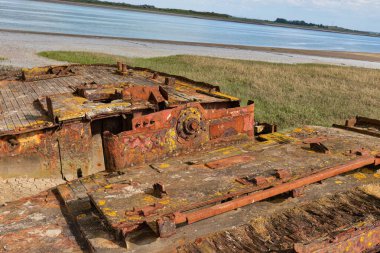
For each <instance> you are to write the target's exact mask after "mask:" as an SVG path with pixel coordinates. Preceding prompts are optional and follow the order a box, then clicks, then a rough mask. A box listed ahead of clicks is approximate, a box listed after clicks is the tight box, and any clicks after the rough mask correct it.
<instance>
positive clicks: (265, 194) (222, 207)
mask: <svg viewBox="0 0 380 253" xmlns="http://www.w3.org/2000/svg"><path fill="white" fill-rule="evenodd" d="M379 159H380V156H379V155H377V156H375V157H374V156H364V157H360V158H357V159H355V160H352V161H350V162H348V163H346V164H342V165H338V166H334V167H331V168H328V169H325V170H323V171H321V172H318V173H315V174H312V175H309V176H306V177H303V178H300V179H298V180H295V181H292V182H288V183H284V184H280V185H278V186H274V187H272V188H269V189H266V190H263V191H259V192H256V193H253V194H250V195H247V196H243V197H238V198H236V199H233V200H231V201H228V202H224V203H221V204H217V205H214V206H211V207H207V208H203V209H198V210H195V211H192V212H187V213H184V212H177V213H174V214H173V215H172V216H171V219H172V222H174V223H175V224H184V223H186V224H192V223H195V222H198V221H201V220H204V219H207V218H210V217H213V216H216V215H220V214H222V213H225V212H229V211H232V210H235V209H238V208H241V207H244V206H247V205H251V204H253V203H255V202H258V201H262V200H265V199H268V198H271V197H274V196H277V195H280V194H283V193H286V192H290V191H292V190H295V189H299V188H301V187H304V186H306V185H310V184H313V183H317V182H320V181H322V180H325V179H328V178H331V177H334V176H337V175H340V174H343V173H347V172H350V171H353V170H356V169H359V168H362V167H364V166H368V165H376V164H379ZM169 217H170V216H169ZM164 236H166V235H164Z"/></svg>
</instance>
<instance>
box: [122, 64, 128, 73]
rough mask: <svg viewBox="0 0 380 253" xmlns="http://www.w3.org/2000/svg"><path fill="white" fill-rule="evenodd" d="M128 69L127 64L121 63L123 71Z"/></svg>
mask: <svg viewBox="0 0 380 253" xmlns="http://www.w3.org/2000/svg"><path fill="white" fill-rule="evenodd" d="M127 71H128V67H127V65H126V64H124V63H123V64H121V72H123V73H124V72H127Z"/></svg>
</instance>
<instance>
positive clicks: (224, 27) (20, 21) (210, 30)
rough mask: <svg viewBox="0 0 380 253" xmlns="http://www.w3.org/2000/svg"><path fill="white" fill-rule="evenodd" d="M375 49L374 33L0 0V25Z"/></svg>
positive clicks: (378, 46)
mask: <svg viewBox="0 0 380 253" xmlns="http://www.w3.org/2000/svg"><path fill="white" fill-rule="evenodd" d="M1 28H3V29H16V30H23V31H37V32H54V33H68V34H81V35H103V36H115V37H128V38H142V39H157V40H174V41H190V42H206V43H221V44H234V45H248V46H269V47H285V48H300V49H321V50H342V51H362V52H378V53H380V38H372V37H366V36H357V35H347V34H337V33H326V32H318V31H307V30H300V29H290V28H279V27H270V26H260V25H251V24H240V23H233V22H225V21H213V20H202V19H196V18H187V17H178V16H171V15H163V14H152V13H143V12H135V11H126V10H115V9H107V8H98V7H88V6H77V5H68V4H56V3H46V2H38V1H34V0H0V29H1Z"/></svg>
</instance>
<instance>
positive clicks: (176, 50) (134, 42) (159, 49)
mask: <svg viewBox="0 0 380 253" xmlns="http://www.w3.org/2000/svg"><path fill="white" fill-rule="evenodd" d="M49 50H64V51H88V52H99V53H108V54H114V55H121V56H127V57H160V56H169V55H178V54H192V55H202V56H212V57H222V58H231V59H242V60H255V61H265V62H275V63H288V64H297V63H317V64H334V65H342V66H355V67H364V68H376V69H380V54H372V53H353V52H335V51H317V50H302V49H286V48H270V47H253V46H240V45H223V44H207V43H192V42H177V41H159V40H147V39H133V38H114V37H101V36H84V35H68V34H53V33H40V32H20V31H11V30H0V57H4V58H6V60H3V61H0V65H10V66H15V67H33V66H41V65H50V64H61V63H62V62H57V61H54V60H50V59H46V58H43V57H39V56H37V55H36V53H38V52H41V51H49Z"/></svg>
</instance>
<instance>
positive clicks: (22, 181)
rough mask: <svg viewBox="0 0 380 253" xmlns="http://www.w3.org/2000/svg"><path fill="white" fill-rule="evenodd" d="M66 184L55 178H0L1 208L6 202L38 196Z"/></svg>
mask: <svg viewBox="0 0 380 253" xmlns="http://www.w3.org/2000/svg"><path fill="white" fill-rule="evenodd" d="M64 182H65V181H64V180H62V179H53V178H39V179H37V178H27V177H23V178H8V179H3V178H0V192H1V194H0V206H1V205H4V204H5V203H6V202H11V201H14V200H17V199H19V198H23V197H27V196H32V195H35V194H38V193H40V192H42V191H45V190H47V189H50V188H52V187H54V186H56V185H59V184H62V183H64Z"/></svg>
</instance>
